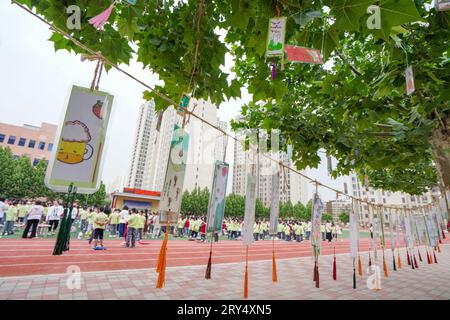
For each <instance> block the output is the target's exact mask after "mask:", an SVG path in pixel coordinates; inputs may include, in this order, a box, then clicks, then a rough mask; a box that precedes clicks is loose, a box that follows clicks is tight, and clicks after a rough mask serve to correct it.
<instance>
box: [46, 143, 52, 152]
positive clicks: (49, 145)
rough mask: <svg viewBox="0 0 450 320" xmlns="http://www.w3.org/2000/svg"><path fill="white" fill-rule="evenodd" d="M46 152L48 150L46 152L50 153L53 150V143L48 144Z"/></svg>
mask: <svg viewBox="0 0 450 320" xmlns="http://www.w3.org/2000/svg"><path fill="white" fill-rule="evenodd" d="M47 150H48V151H52V150H53V143H49V144H48V146H47Z"/></svg>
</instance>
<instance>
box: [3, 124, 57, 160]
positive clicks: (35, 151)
mask: <svg viewBox="0 0 450 320" xmlns="http://www.w3.org/2000/svg"><path fill="white" fill-rule="evenodd" d="M57 129H58V126H56V125H54V124H51V123H46V122H43V123H42V124H41V126H40V127H37V126H32V125H29V124H24V125H23V126H16V125H11V124H6V123H0V147H3V148H6V147H9V148H10V149H11V150H12V153H13V155H14V158H16V159H17V158H19V157H21V156H27V157H28V158H30V160H31V161H32V163H33V165H37V164H38V163H39V160H41V159H46V160H47V161H48V160H49V159H50V155H51V152H52V150H53V144H54V142H55V137H56V131H57Z"/></svg>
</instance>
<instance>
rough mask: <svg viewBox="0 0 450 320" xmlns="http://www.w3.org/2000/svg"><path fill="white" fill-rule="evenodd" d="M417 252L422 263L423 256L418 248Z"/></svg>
mask: <svg viewBox="0 0 450 320" xmlns="http://www.w3.org/2000/svg"><path fill="white" fill-rule="evenodd" d="M417 252H418V253H419V260H420V262H422V255H421V254H420V250H419V248H417Z"/></svg>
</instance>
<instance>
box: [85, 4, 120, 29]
mask: <svg viewBox="0 0 450 320" xmlns="http://www.w3.org/2000/svg"><path fill="white" fill-rule="evenodd" d="M113 9H114V2H113V4H111V5H110V6H109V8H108V9H106V10H105V11H103V12H102V13H99V14H98V15H96V16H95V17H93V18H91V19H89V23H90V24H92V25H93V26H94V27H95V28H96V29H97V30H100V29H102V28H103V26H104V25H105V23H106V21H108V19H109V16H110V15H111V13H112V10H113Z"/></svg>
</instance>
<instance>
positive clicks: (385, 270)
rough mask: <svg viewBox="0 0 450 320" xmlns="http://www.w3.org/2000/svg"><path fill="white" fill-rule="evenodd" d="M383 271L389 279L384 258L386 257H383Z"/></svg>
mask: <svg viewBox="0 0 450 320" xmlns="http://www.w3.org/2000/svg"><path fill="white" fill-rule="evenodd" d="M383 271H384V276H385V277H386V278H387V277H389V274H388V269H387V264H386V259H385V258H384V255H383Z"/></svg>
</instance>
